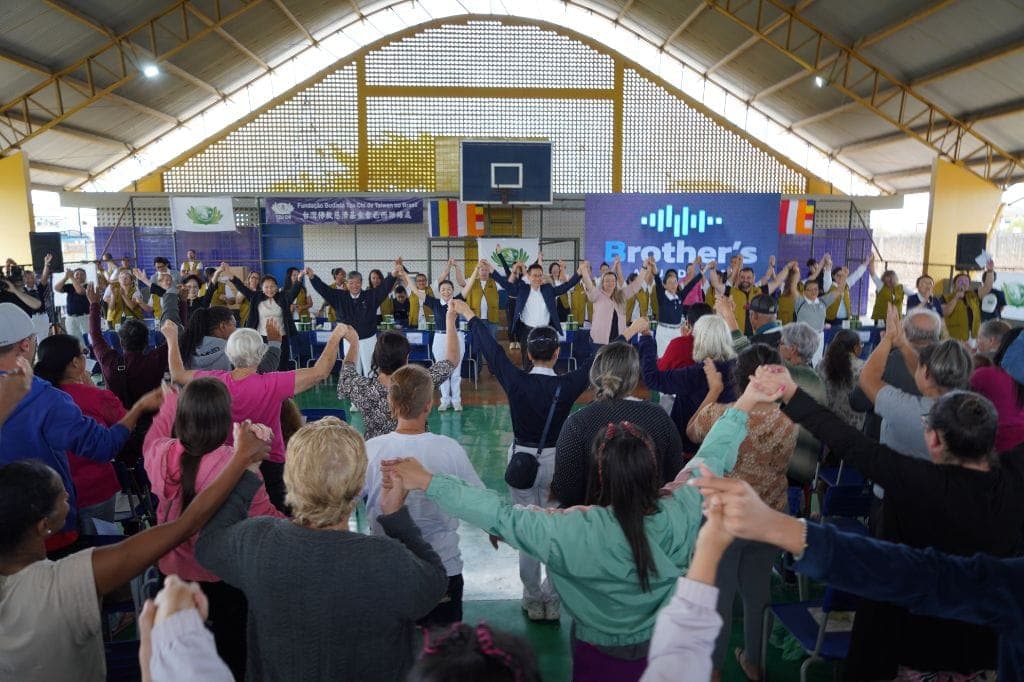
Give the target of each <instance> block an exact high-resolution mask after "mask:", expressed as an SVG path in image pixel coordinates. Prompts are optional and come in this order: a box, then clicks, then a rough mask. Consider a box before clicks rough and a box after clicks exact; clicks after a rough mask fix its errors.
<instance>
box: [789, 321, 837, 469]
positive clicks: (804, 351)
mask: <svg viewBox="0 0 1024 682" xmlns="http://www.w3.org/2000/svg"><path fill="white" fill-rule="evenodd" d="M781 337H782V338H781V339H780V340H779V354H780V355H782V359H783V361H784V362H785V363H786V367H787V368H788V369H789V374H790V376H792V377H793V380H794V381H796V383H797V385H798V386H799V387H800V388H802V389H803V390H804V391H805V392H806V393H807V394H808V395H809V396H811V397H812V398H814V400H815V401H816V402H817V403H818V404H819V405H825V404H827V403H828V387H827V386H825V382H824V381H823V380H822V378H821V376H820V375H819V374H818V373H817V372H816V371H814V364H813V360H814V358H815V357H816V356H817V351H818V347H819V346H818V344H819V341H820V335H819V334H818V332H816V331H814V328H813V327H811V326H810V325H809V324H807V323H806V322H790V323H789V324H787V325H786V326H784V327H783V328H782V332H781ZM850 390H851V391H852V390H853V387H852V386H851V387H850ZM820 453H821V443H820V442H819V441H818V439H817V438H815V437H814V435H813V434H811V432H810V431H808V430H807V429H805V428H802V427H801V428H800V431H799V433H798V435H797V442H796V448H794V450H793V457H792V458H791V459H790V461H789V470H788V472H787V473H788V475H789V478H790V481H791V483H792V485H807V484H808V483H810V482H811V481H812V480H813V479H814V470H815V468H816V467H817V464H818V455H819V454H820Z"/></svg>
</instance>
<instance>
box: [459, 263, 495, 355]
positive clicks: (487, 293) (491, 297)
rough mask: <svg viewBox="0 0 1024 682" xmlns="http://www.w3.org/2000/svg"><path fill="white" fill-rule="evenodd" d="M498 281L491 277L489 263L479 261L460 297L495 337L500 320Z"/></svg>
mask: <svg viewBox="0 0 1024 682" xmlns="http://www.w3.org/2000/svg"><path fill="white" fill-rule="evenodd" d="M499 291H500V287H498V283H497V282H495V281H494V280H493V279H491V264H490V263H488V262H486V261H481V262H480V264H478V265H477V266H476V268H474V269H473V272H472V273H471V274H470V276H469V279H467V280H466V286H464V287H462V297H463V298H464V299H466V303H467V305H469V307H470V308H472V310H473V314H474V315H476V317H477V319H479V320H481V321H483V323H484V326H485V327H487V331H488V332H490V334H491V336H492V337H497V334H498V324H499V323H500V322H501V302H500V295H499V293H498V292H499Z"/></svg>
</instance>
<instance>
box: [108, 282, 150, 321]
mask: <svg viewBox="0 0 1024 682" xmlns="http://www.w3.org/2000/svg"><path fill="white" fill-rule="evenodd" d="M103 300H104V301H106V303H107V323H108V324H109V325H110V326H111V327H113V326H114V325H117V324H120V323H121V321H122V320H123V319H125V318H129V317H133V318H135V319H136V320H141V319H142V317H143V316H144V315H145V314H146V313H152V312H153V308H152V306H150V305H148V304H147V303H146V302H145V301H144V300H143V299H142V294H141V293H140V292H139V289H138V286H137V285H136V282H135V276H134V275H132V271H131V270H129V269H128V268H119V269H118V271H117V279H116V280H115V281H113V282H111V283H110V284H109V285H108V286H107V290H106V292H104V294H103Z"/></svg>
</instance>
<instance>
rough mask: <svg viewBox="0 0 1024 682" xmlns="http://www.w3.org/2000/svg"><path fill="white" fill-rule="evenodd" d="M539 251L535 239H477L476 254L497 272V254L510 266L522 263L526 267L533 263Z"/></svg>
mask: <svg viewBox="0 0 1024 682" xmlns="http://www.w3.org/2000/svg"><path fill="white" fill-rule="evenodd" d="M539 251H540V244H539V242H538V241H537V240H536V239H520V238H512V237H506V238H504V239H502V238H501V237H498V238H491V237H487V238H481V239H477V253H479V254H480V257H481V258H486V259H487V260H488V261H489V262H490V264H491V265H492V266H494V268H495V269H496V270H497V271H498V272H501V259H500V258H498V254H499V253H500V254H501V258H504V259H505V262H506V263H507V264H508V265H509V266H512V264H514V263H515V262H517V261H522V262H524V263H526V264H527V265H529V264H531V263H533V262H535V261H536V260H537V254H538V252H539Z"/></svg>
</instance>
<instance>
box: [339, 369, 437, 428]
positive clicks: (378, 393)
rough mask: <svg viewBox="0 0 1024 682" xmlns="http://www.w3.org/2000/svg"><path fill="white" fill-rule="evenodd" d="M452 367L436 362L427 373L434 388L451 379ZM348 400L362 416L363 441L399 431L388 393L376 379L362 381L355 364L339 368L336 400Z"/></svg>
mask: <svg viewBox="0 0 1024 682" xmlns="http://www.w3.org/2000/svg"><path fill="white" fill-rule="evenodd" d="M454 369H455V366H454V365H452V363H451V362H449V361H448V360H441V361H440V362H435V363H434V364H433V365H431V366H430V369H429V370H428V371H429V372H430V378H431V380H433V382H434V388H437V387H438V386H440V385H441V382H443V381H444V380H445V379H447V378H448V377H450V376H451V375H452V371H453V370H454ZM344 398H348V399H349V400H351V401H352V402H353V403H355V405H356V406H357V407H358V408H359V411H360V412H362V414H363V439H364V440H370V439H371V438H376V437H377V436H383V435H384V434H385V433H391V432H392V431H394V430H395V428H397V427H398V420H397V419H395V418H394V417H393V416H392V414H391V406H390V405H389V404H388V389H387V387H386V386H384V385H383V384H381V383H380V382H379V381H377V377H364V376H361V375H360V374H359V373H358V372H357V371H356V366H355V363H352V362H346V363H344V364H343V365H342V368H341V376H340V377H339V378H338V399H339V400H341V399H344Z"/></svg>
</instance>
